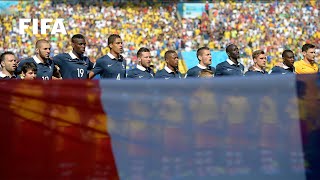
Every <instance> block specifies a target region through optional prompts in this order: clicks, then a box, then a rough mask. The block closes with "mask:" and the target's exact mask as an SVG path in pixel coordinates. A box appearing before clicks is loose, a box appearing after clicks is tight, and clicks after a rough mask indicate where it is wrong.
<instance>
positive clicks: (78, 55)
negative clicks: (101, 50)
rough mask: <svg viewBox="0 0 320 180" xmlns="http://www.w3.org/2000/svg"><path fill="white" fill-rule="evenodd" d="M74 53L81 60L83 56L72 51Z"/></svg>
mask: <svg viewBox="0 0 320 180" xmlns="http://www.w3.org/2000/svg"><path fill="white" fill-rule="evenodd" d="M72 53H73V54H74V55H76V56H77V58H78V59H81V58H82V56H83V54H79V53H77V52H76V51H74V50H72Z"/></svg>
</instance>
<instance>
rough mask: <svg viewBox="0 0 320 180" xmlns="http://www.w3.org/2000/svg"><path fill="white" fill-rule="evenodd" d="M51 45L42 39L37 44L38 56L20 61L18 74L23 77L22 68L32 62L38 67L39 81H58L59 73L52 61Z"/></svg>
mask: <svg viewBox="0 0 320 180" xmlns="http://www.w3.org/2000/svg"><path fill="white" fill-rule="evenodd" d="M50 50H51V45H50V43H49V42H48V41H47V40H44V39H41V40H38V41H37V42H36V49H35V52H36V54H35V55H34V56H33V57H31V58H27V59H23V60H22V61H20V63H19V65H18V68H17V71H16V72H17V74H19V75H21V73H22V71H21V68H22V66H23V65H24V64H25V63H26V62H31V63H34V64H36V66H37V79H42V80H50V79H57V78H60V77H59V72H58V70H57V68H56V67H55V65H54V62H53V61H52V60H51V59H50V57H49V56H50Z"/></svg>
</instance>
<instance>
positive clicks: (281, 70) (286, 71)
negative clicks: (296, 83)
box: [270, 66, 294, 74]
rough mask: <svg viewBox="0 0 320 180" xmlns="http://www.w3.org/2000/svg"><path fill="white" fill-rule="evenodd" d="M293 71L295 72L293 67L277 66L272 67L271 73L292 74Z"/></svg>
mask: <svg viewBox="0 0 320 180" xmlns="http://www.w3.org/2000/svg"><path fill="white" fill-rule="evenodd" d="M293 72H294V69H293V68H290V67H287V66H283V67H279V66H275V67H273V68H272V69H271V71H270V74H291V73H293Z"/></svg>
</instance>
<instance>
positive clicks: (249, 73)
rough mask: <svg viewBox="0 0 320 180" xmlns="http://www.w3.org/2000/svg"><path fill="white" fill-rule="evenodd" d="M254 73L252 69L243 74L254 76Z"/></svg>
mask: <svg viewBox="0 0 320 180" xmlns="http://www.w3.org/2000/svg"><path fill="white" fill-rule="evenodd" d="M255 74H256V73H255V72H254V71H247V72H246V73H245V74H244V76H254V75H255Z"/></svg>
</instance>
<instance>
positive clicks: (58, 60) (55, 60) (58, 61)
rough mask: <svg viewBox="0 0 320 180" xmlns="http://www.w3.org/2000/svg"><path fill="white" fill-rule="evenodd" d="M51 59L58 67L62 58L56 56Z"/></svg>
mask: <svg viewBox="0 0 320 180" xmlns="http://www.w3.org/2000/svg"><path fill="white" fill-rule="evenodd" d="M52 59H53V62H54V64H56V65H58V66H61V65H62V57H61V55H56V56H54V57H53V58H52Z"/></svg>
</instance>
